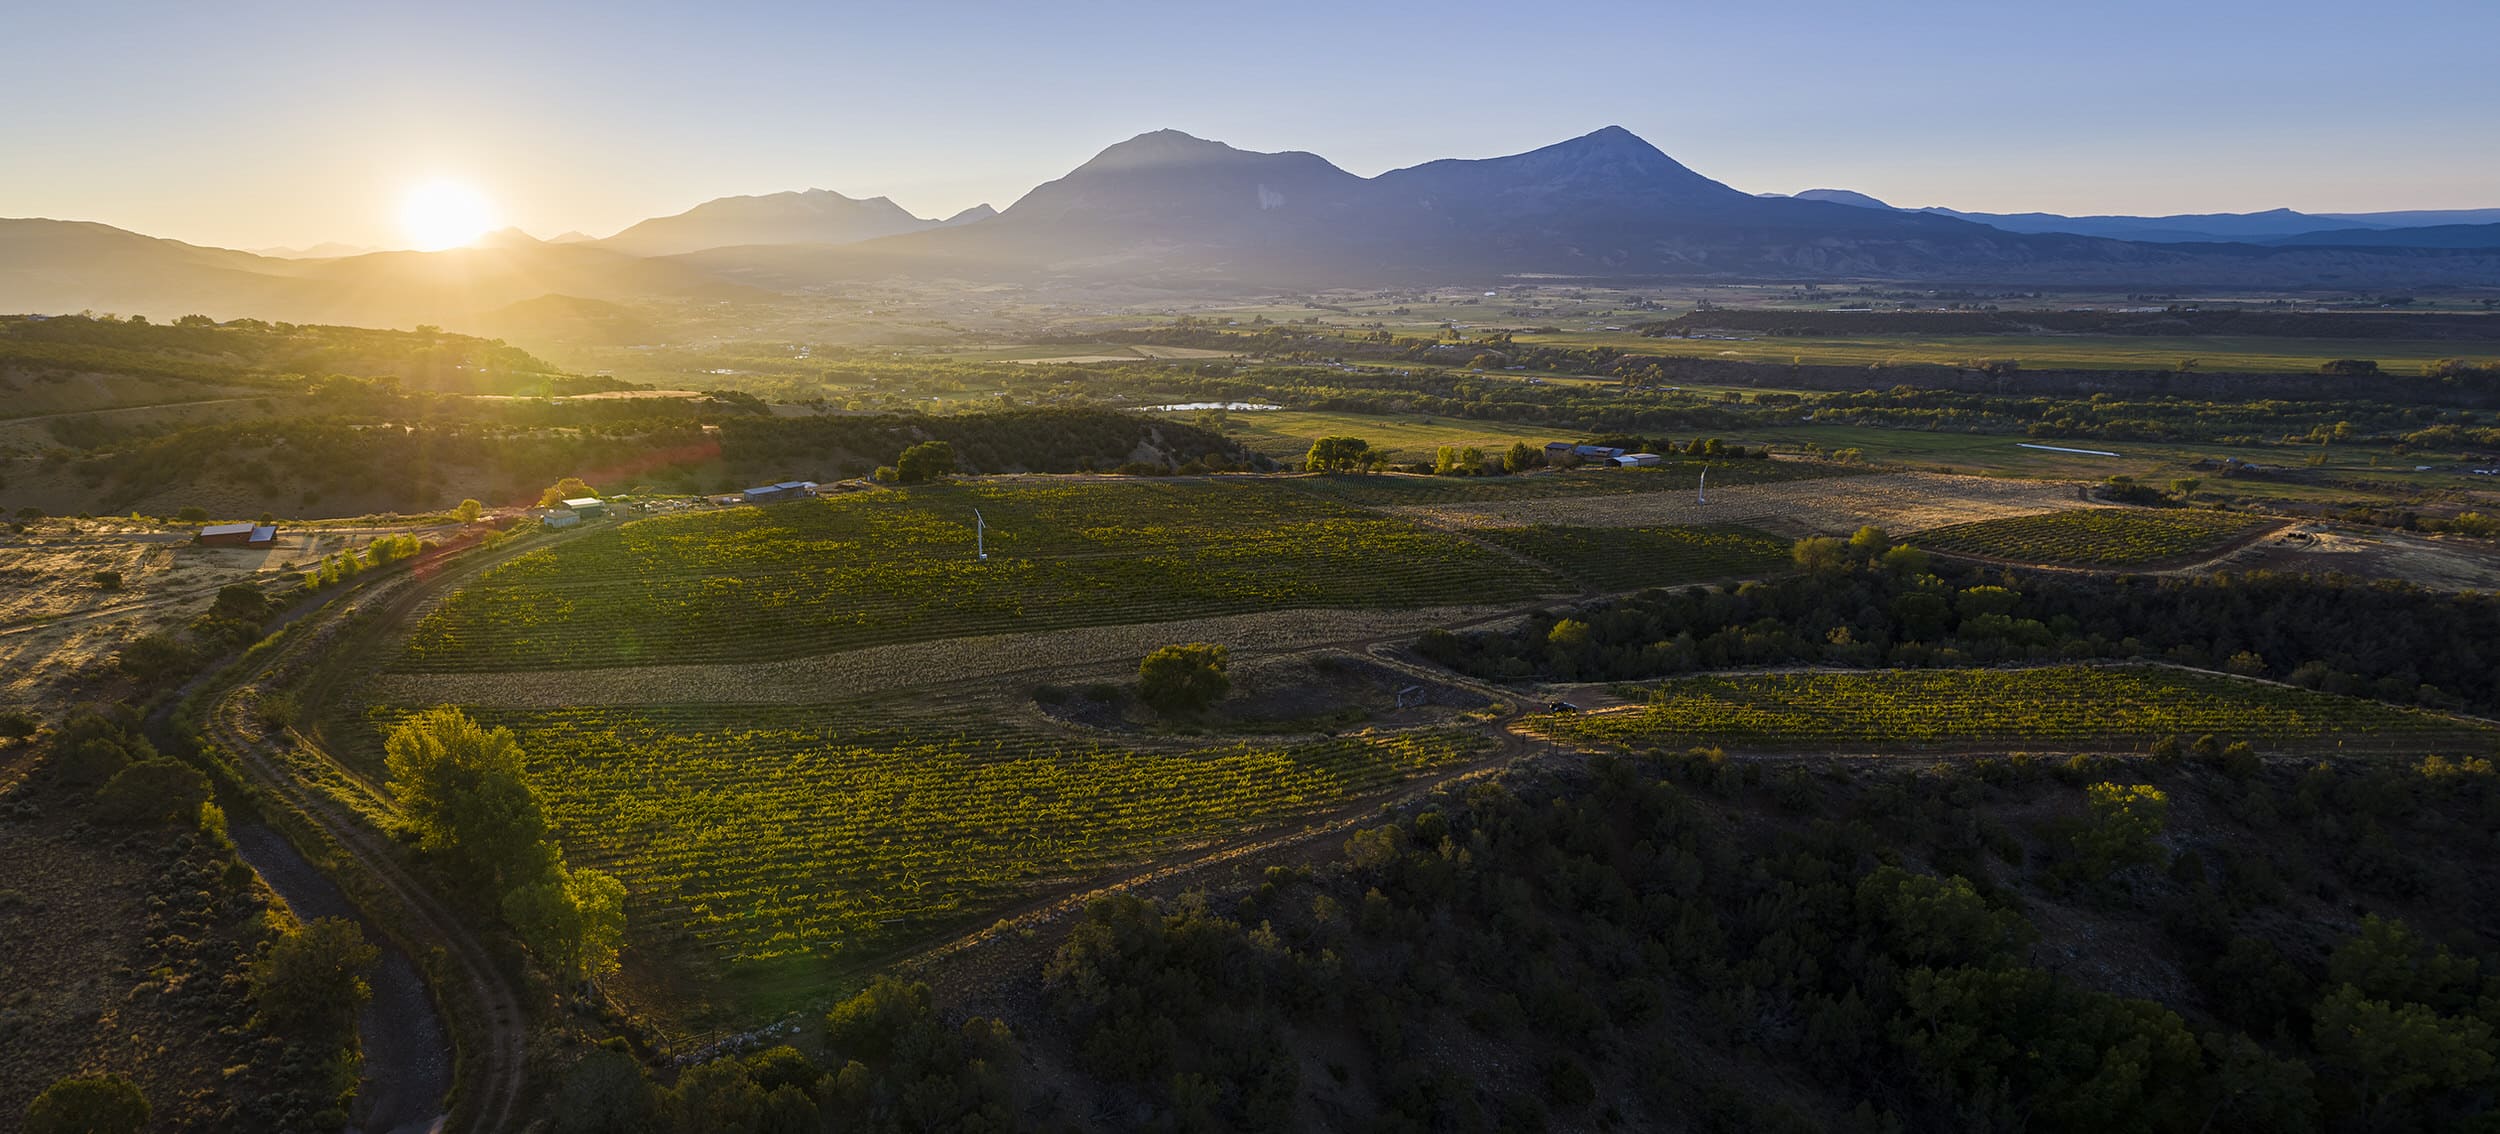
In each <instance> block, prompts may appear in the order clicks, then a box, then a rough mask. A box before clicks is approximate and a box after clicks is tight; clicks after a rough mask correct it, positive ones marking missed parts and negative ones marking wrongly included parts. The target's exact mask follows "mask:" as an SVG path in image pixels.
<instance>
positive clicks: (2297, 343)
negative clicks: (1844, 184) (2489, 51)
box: [1517, 331, 2486, 374]
mask: <svg viewBox="0 0 2500 1134" xmlns="http://www.w3.org/2000/svg"><path fill="white" fill-rule="evenodd" d="M1517 341H1519V342H1523V343H1547V344H1551V345H1554V346H1571V347H1583V348H1585V347H1598V346H1610V347H1614V348H1616V349H1618V350H1623V351H1626V352H1631V353H1637V354H1656V355H1671V356H1677V357H1692V358H1728V359H1738V360H1742V361H1746V362H1771V363H1791V362H1797V363H1804V364H1806V365H1810V366H1811V365H1827V366H1876V365H1882V364H1891V365H1895V366H1910V365H1938V366H1957V365H1960V364H1962V363H1965V362H1968V361H1969V360H1971V359H1974V358H2004V359H2013V360H2015V361H2018V362H2020V363H2022V364H2023V366H2024V368H2026V369H2030V370H2170V369H2174V368H2176V367H2177V366H2178V365H2179V362H2180V360H2182V359H2189V358H2192V359H2196V360H2197V365H2198V366H2199V367H2200V368H2202V369H2204V370H2207V371H2225V370H2245V371H2255V372H2261V373H2275V374H2282V373H2315V372H2316V371H2317V369H2318V366H2319V365H2320V364H2321V363H2324V362H2327V361H2330V360H2332V359H2338V358H2366V359H2372V360H2374V361H2376V362H2377V363H2378V364H2379V365H2380V366H2381V367H2383V368H2385V369H2386V370H2388V371H2389V372H2391V373H2397V374H2409V373H2418V372H2420V370H2421V366H2422V364H2423V363H2427V362H2432V361H2435V360H2438V359H2442V358H2455V357H2457V356H2458V355H2461V354H2464V355H2470V354H2473V353H2475V351H2476V349H2477V348H2482V347H2485V346H2486V344H2481V343H2459V342H2455V341H2450V340H2442V339H2282V338H2258V337H2234V336H2226V335H2204V336H2186V337H2180V338H2159V337H2153V336H2146V335H1959V336H1945V337H1936V338H1913V337H1908V336H1894V335H1867V336H1863V337H1859V338H1841V337H1835V336H1820V335H1816V336H1795V337H1790V336H1781V337H1778V338H1772V337H1768V336H1765V337H1762V338H1756V339H1681V338H1671V337H1661V338H1650V337H1647V336H1644V335H1640V334H1636V333H1633V332H1630V331H1614V332H1605V331H1576V332H1575V331H1566V332H1564V333H1562V334H1559V335H1519V336H1517Z"/></svg>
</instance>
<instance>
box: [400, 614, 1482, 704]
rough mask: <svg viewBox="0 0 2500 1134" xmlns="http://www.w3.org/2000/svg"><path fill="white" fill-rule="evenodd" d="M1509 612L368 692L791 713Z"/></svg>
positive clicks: (643, 668)
mask: <svg viewBox="0 0 2500 1134" xmlns="http://www.w3.org/2000/svg"><path fill="white" fill-rule="evenodd" d="M1515 609H1516V608H1514V607H1506V606H1425V607H1412V608H1406V609H1398V610H1278V611H1262V612H1258V613H1252V614H1226V615H1218V616H1215V617H1212V618H1184V619H1180V620H1178V621H1172V622H1146V623H1132V624H1129V625H1122V626H1081V627H1076V628H1072V629H1066V630H1040V631H1027V632H1022V633H1015V634H984V635H979V636H976V637H969V638H947V639H942V640H936V641H926V642H896V643H894V644H892V645H885V646H865V647H862V648H860V649H856V650H844V651H841V652H839V653H831V654H812V655H809V656H807V657H800V658H784V659H782V660H779V661H759V662H714V663H704V664H690V665H640V666H614V667H609V668H603V669H573V670H540V671H536V672H532V673H495V672H462V673H382V674H376V675H374V676H373V677H372V678H371V679H370V680H369V681H368V683H367V684H366V686H365V688H366V689H367V691H368V693H369V694H370V696H371V699H372V700H374V701H376V702H379V703H388V704H408V705H418V704H424V705H431V704H455V705H474V706H481V707H487V708H510V709H560V708H573V707H580V706H590V705H672V704H682V703H686V702H692V701H701V702H703V703H705V704H710V705H731V704H737V705H792V704H807V703H810V702H813V701H819V700H822V699H823V698H824V697H825V696H826V694H827V691H829V690H839V691H840V692H841V694H842V695H844V696H854V697H858V696H868V695H872V694H882V693H892V692H898V691H901V690H906V689H911V688H916V687H921V686H927V685H932V684H945V683H950V682H956V681H963V680H966V679H972V678H982V677H993V678H994V677H1003V676H1008V675H1013V674H1020V673H1029V672H1035V671H1050V672H1066V671H1072V670H1081V671H1099V672H1107V673H1114V674H1120V673H1125V672H1127V671H1131V670H1134V669H1135V668H1136V665H1137V659H1139V658H1142V657H1144V656H1146V655H1147V654H1148V653H1151V652H1153V651H1154V650H1155V648H1156V647H1159V646H1167V645H1170V644H1172V643H1174V642H1218V643H1221V644H1223V645H1225V646H1226V647H1228V648H1230V649H1231V650H1233V652H1234V653H1236V654H1278V653H1291V652H1295V651H1301V650H1307V649H1310V648H1311V647H1313V646H1315V645H1319V644H1322V643H1357V642H1368V641H1377V640H1380V639H1384V638H1403V637H1408V636H1412V635H1415V634H1420V633H1422V632H1424V631H1426V630H1430V629H1433V628H1435V627H1443V626H1460V625H1467V624H1470V623H1475V622H1481V621H1484V620H1487V619H1494V618H1500V617H1504V616H1506V615H1509V614H1511V613H1513V612H1514V611H1515Z"/></svg>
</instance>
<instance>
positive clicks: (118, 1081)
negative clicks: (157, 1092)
mask: <svg viewBox="0 0 2500 1134" xmlns="http://www.w3.org/2000/svg"><path fill="white" fill-rule="evenodd" d="M148 1113H149V1112H148V1097H147V1096H146V1095H143V1094H140V1093H139V1085H138V1084H137V1083H133V1082H131V1081H130V1080H128V1079H125V1078H123V1077H121V1076H119V1075H86V1076H79V1077H76V1078H70V1079H63V1080H61V1081H59V1082H57V1083H54V1084H52V1085H51V1086H49V1087H45V1088H44V1089H43V1093H42V1094H40V1095H36V1096H35V1101H34V1102H33V1103H32V1104H30V1105H29V1106H27V1108H26V1134H139V1131H141V1130H143V1129H145V1128H146V1127H147V1124H148Z"/></svg>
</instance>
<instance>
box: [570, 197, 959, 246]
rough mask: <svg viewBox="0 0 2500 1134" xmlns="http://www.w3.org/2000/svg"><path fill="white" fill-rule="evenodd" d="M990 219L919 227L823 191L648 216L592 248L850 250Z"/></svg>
mask: <svg viewBox="0 0 2500 1134" xmlns="http://www.w3.org/2000/svg"><path fill="white" fill-rule="evenodd" d="M995 215H997V210H995V209H992V208H990V207H989V206H988V205H975V206H973V207H972V208H969V209H966V210H964V211H962V212H960V213H957V214H955V215H954V216H951V217H948V218H946V219H945V220H924V219H922V218H920V217H916V216H913V215H911V214H910V213H908V212H905V211H903V207H902V206H901V205H897V204H895V203H894V202H892V201H890V200H887V199H886V198H884V197H870V198H868V199H867V200H864V201H863V200H858V199H855V198H851V197H845V196H843V195H842V194H840V193H836V192H834V191H833V190H831V189H809V190H807V191H805V192H801V193H770V194H766V195H764V196H761V197H722V198H719V199H717V200H712V201H706V202H704V203H702V204H700V205H696V206H695V207H693V208H691V209H688V210H686V211H685V212H682V213H679V214H677V215H675V216H667V217H653V218H652V219H650V220H647V221H643V222H642V223H640V224H637V225H634V226H633V227H631V228H628V229H626V230H624V231H623V232H619V233H617V234H616V235H614V236H611V237H608V238H607V239H605V240H599V241H594V242H593V243H596V244H598V245H599V246H600V247H603V248H608V249H612V250H615V251H618V252H624V253H627V254H629V255H634V256H674V255H677V254H679V253H683V252H700V251H703V250H704V249H707V248H732V247H736V246H739V245H745V244H856V243H858V242H860V241H862V240H871V239H874V238H876V237H880V236H892V235H894V234H896V233H903V232H917V231H919V230H921V229H925V228H939V227H942V226H945V225H950V224H968V223H970V222H973V221H977V220H986V219H988V218H990V217H992V216H995Z"/></svg>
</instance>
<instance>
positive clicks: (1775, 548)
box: [1474, 524, 1794, 591]
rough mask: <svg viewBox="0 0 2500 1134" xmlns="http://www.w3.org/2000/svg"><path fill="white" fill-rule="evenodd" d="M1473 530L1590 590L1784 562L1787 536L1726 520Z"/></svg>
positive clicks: (1717, 575)
mask: <svg viewBox="0 0 2500 1134" xmlns="http://www.w3.org/2000/svg"><path fill="white" fill-rule="evenodd" d="M1474 534H1475V535H1476V536H1477V538H1479V539H1483V540H1486V541H1489V542H1492V543H1497V544H1500V545H1501V546H1503V547H1506V548H1509V549H1511V550H1512V551H1516V552H1518V553H1520V554H1522V555H1526V556H1529V557H1532V558H1535V559H1537V560H1540V561H1543V562H1545V563H1550V564H1552V565H1553V566H1554V569H1555V570H1557V571H1560V572H1562V573H1563V574H1565V575H1567V576H1570V577H1571V578H1572V579H1574V580H1576V581H1578V582H1579V583H1581V584H1582V585H1583V586H1586V587H1587V588H1588V589H1590V590H1593V591H1631V590H1639V589H1641V588H1643V587H1665V586H1677V585H1681V584H1685V583H1699V582H1706V581H1709V580H1712V579H1733V578H1739V577H1743V576H1751V575H1764V574H1769V573H1771V572H1774V571H1780V570H1785V569H1786V568H1787V567H1788V565H1789V551H1790V548H1791V547H1792V546H1793V543H1794V541H1791V540H1786V539H1781V538H1779V537H1777V536H1772V535H1766V534H1764V533H1762V532H1758V531H1755V530H1753V529H1751V528H1744V527H1736V526H1733V525H1725V526H1721V525H1713V526H1709V527H1672V528H1580V527H1563V526H1559V525H1554V524H1535V525H1532V526H1529V527H1524V528H1486V529H1482V530H1480V531H1477V532H1475V533H1474Z"/></svg>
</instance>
